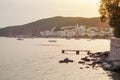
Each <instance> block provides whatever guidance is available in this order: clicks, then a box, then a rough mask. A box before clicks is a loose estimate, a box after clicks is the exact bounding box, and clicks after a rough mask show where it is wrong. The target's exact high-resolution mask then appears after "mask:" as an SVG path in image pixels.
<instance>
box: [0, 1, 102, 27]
mask: <svg viewBox="0 0 120 80" xmlns="http://www.w3.org/2000/svg"><path fill="white" fill-rule="evenodd" d="M99 2H100V0H0V13H1V15H0V22H1V25H0V26H10V25H19V24H25V23H28V22H32V21H35V20H39V19H42V18H48V17H53V16H73V17H74V16H77V17H96V16H99V12H98V8H99ZM11 19H12V21H11Z"/></svg>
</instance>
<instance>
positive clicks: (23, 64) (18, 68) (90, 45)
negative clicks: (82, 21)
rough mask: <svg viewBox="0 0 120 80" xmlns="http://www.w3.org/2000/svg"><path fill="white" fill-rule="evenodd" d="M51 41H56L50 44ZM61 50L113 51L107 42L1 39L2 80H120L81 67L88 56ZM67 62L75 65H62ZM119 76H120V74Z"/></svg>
mask: <svg viewBox="0 0 120 80" xmlns="http://www.w3.org/2000/svg"><path fill="white" fill-rule="evenodd" d="M50 40H53V42H52V41H50ZM61 50H90V51H91V52H93V53H94V52H104V51H109V50H110V40H108V39H79V40H78V39H77V40H76V39H61V38H24V40H17V39H16V38H6V37H0V80H119V79H120V78H118V79H115V78H116V77H115V78H114V76H111V74H112V73H111V72H109V71H104V70H103V69H102V68H101V67H98V68H96V69H93V68H92V67H89V68H86V67H87V65H82V64H78V62H79V61H80V59H81V58H82V57H85V56H86V55H87V54H86V52H80V54H79V55H76V53H75V52H70V51H67V52H65V53H64V54H63V53H62V52H61ZM65 58H69V59H72V60H73V61H74V62H73V63H59V61H60V60H63V59H65ZM80 67H82V68H83V69H80ZM118 76H119V74H118Z"/></svg>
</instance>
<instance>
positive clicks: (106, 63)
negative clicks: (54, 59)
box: [59, 51, 120, 73]
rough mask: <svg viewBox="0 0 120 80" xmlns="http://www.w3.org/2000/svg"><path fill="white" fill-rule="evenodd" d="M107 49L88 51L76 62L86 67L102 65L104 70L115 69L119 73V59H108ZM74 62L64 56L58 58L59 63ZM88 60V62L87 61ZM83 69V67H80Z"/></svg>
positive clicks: (95, 67)
mask: <svg viewBox="0 0 120 80" xmlns="http://www.w3.org/2000/svg"><path fill="white" fill-rule="evenodd" d="M109 53H110V52H109V51H105V52H96V53H88V54H87V56H85V57H83V58H81V59H80V61H78V64H82V65H85V64H86V65H87V66H86V68H89V67H90V66H91V67H92V68H93V69H97V67H102V68H103V69H104V70H109V71H115V72H117V73H120V65H119V64H120V61H119V60H108V57H109ZM69 62H74V61H73V60H71V59H69V58H65V59H64V60H60V61H59V63H69ZM88 62H89V63H88ZM80 69H83V67H80Z"/></svg>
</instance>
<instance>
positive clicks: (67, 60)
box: [59, 58, 73, 63]
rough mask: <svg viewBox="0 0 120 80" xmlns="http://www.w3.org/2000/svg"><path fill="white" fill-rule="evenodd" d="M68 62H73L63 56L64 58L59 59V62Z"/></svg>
mask: <svg viewBox="0 0 120 80" xmlns="http://www.w3.org/2000/svg"><path fill="white" fill-rule="evenodd" d="M68 62H73V60H71V59H68V58H65V59H64V60H60V61H59V63H68Z"/></svg>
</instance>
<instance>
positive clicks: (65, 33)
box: [40, 24, 113, 38]
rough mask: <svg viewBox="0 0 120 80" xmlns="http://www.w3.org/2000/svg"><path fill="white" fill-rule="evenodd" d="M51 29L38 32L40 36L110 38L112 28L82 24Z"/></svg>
mask: <svg viewBox="0 0 120 80" xmlns="http://www.w3.org/2000/svg"><path fill="white" fill-rule="evenodd" d="M55 29H56V27H54V28H52V29H51V30H46V31H43V32H40V37H59V38H110V37H111V36H113V28H111V27H105V28H99V27H88V26H84V25H78V24H77V25H75V26H64V27H61V28H60V30H59V31H56V30H55Z"/></svg>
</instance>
